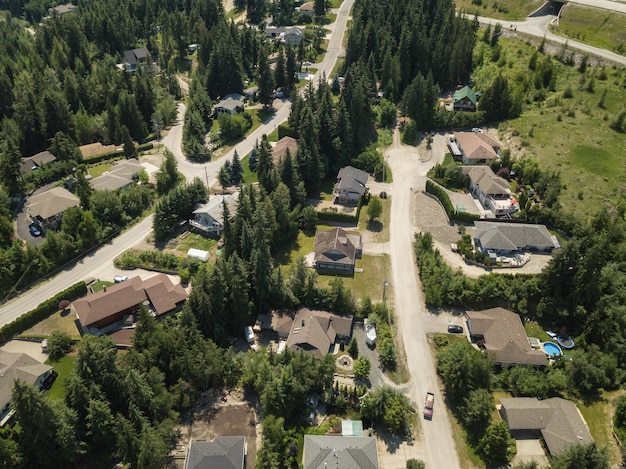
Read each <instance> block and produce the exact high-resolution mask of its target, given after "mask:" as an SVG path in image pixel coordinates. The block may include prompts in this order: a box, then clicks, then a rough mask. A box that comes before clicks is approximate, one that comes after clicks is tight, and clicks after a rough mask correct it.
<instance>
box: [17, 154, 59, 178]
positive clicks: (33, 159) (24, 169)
mask: <svg viewBox="0 0 626 469" xmlns="http://www.w3.org/2000/svg"><path fill="white" fill-rule="evenodd" d="M56 160H57V158H56V156H54V155H53V154H52V153H50V152H49V151H47V150H46V151H42V152H39V153H37V154H36V155H33V156H29V157H28V158H22V163H21V165H20V173H21V174H28V173H30V172H31V171H35V170H37V169H39V168H41V167H42V166H43V165H46V164H49V163H54V162H55V161H56Z"/></svg>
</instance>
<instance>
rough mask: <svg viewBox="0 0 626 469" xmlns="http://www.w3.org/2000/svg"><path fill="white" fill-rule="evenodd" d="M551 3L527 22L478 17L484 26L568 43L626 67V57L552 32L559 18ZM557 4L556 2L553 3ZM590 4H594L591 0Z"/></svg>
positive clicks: (559, 42) (569, 45) (572, 47)
mask: <svg viewBox="0 0 626 469" xmlns="http://www.w3.org/2000/svg"><path fill="white" fill-rule="evenodd" d="M549 3H550V2H548V3H546V4H545V5H544V6H543V7H542V8H541V9H540V10H538V11H537V12H535V13H534V14H533V16H529V17H528V18H527V19H526V20H525V21H503V20H496V19H493V18H486V17H483V16H479V17H478V21H479V22H480V23H482V24H491V25H495V24H497V23H500V25H501V26H502V28H503V29H505V30H506V29H507V28H511V27H512V28H514V29H516V30H517V31H518V32H520V33H525V34H529V35H531V36H536V37H545V38H546V40H548V41H551V42H555V43H558V44H565V43H567V46H568V48H571V49H578V50H580V51H582V52H585V53H587V54H590V55H595V56H598V57H601V58H603V59H606V60H610V61H612V62H615V63H619V64H622V65H626V57H624V56H622V55H619V54H616V53H614V52H611V51H608V50H606V49H600V48H598V47H594V46H590V45H588V44H583V43H582V42H578V41H574V40H572V39H567V38H564V37H562V36H557V35H556V34H553V33H552V32H551V31H550V28H549V25H550V24H551V23H552V22H553V21H556V19H557V17H556V15H554V14H553V13H551V10H550V8H551V7H550V5H549ZM552 3H556V2H552ZM589 3H593V2H592V1H591V0H590V1H589ZM603 3H614V2H603ZM615 5H620V6H623V7H626V5H623V4H618V3H615Z"/></svg>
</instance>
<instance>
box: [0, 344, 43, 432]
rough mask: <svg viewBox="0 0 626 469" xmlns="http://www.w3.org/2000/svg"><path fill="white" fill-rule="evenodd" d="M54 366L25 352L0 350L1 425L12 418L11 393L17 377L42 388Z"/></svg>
mask: <svg viewBox="0 0 626 469" xmlns="http://www.w3.org/2000/svg"><path fill="white" fill-rule="evenodd" d="M51 373H52V367H51V366H48V365H44V364H43V363H41V362H39V361H37V360H35V359H34V358H33V357H31V356H30V355H27V354H25V353H13V352H5V351H3V350H0V427H1V426H3V425H4V424H5V423H6V421H7V420H9V419H10V416H11V415H12V413H11V406H10V404H11V394H12V392H13V384H14V383H15V380H16V379H20V380H22V381H24V382H26V384H30V385H33V386H35V387H36V388H37V389H42V388H43V386H44V382H45V381H46V379H47V378H48V377H49V376H50V375H51Z"/></svg>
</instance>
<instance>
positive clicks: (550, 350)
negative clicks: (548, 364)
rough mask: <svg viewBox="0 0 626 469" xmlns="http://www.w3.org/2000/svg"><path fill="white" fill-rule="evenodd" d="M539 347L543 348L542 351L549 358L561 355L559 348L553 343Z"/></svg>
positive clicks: (546, 343) (545, 343)
mask: <svg viewBox="0 0 626 469" xmlns="http://www.w3.org/2000/svg"><path fill="white" fill-rule="evenodd" d="M541 347H542V348H543V351H544V352H546V353H547V354H548V355H550V356H551V357H558V356H559V355H562V353H563V352H561V347H559V346H558V345H557V344H555V343H554V342H544V343H543V344H542V345H541Z"/></svg>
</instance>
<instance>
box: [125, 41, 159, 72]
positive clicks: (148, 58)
mask: <svg viewBox="0 0 626 469" xmlns="http://www.w3.org/2000/svg"><path fill="white" fill-rule="evenodd" d="M122 66H123V68H124V70H125V71H127V72H136V71H137V69H138V68H139V67H143V68H150V67H151V66H152V55H151V54H150V52H149V51H148V49H146V48H145V47H140V48H138V49H129V50H125V51H124V62H123V63H122Z"/></svg>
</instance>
